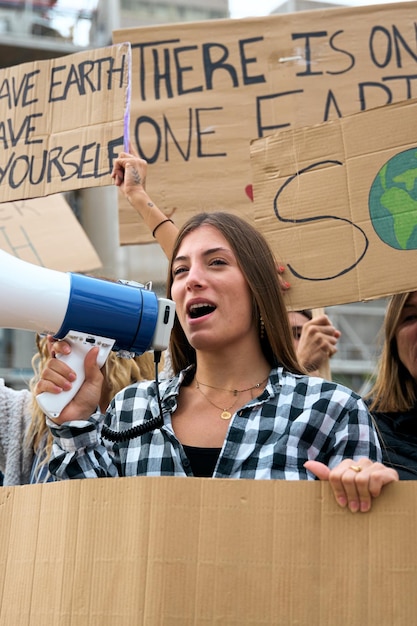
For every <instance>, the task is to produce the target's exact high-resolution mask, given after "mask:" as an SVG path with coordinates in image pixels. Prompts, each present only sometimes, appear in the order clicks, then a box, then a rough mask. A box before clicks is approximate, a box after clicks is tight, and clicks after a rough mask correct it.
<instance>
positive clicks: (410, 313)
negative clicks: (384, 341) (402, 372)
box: [395, 291, 417, 382]
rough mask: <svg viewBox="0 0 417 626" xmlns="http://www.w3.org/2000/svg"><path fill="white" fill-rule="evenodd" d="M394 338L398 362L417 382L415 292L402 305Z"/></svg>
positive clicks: (416, 312) (416, 313)
mask: <svg viewBox="0 0 417 626" xmlns="http://www.w3.org/2000/svg"><path fill="white" fill-rule="evenodd" d="M395 338H396V341H397V349H398V356H399V358H400V361H401V363H402V364H403V365H404V367H405V368H406V369H407V370H408V371H409V372H410V375H411V376H412V377H413V378H414V380H415V381H416V382H417V291H414V292H413V293H412V294H411V295H410V296H409V297H408V299H407V301H406V303H405V305H404V308H403V310H402V312H401V316H400V319H399V323H398V326H397V331H396V333H395Z"/></svg>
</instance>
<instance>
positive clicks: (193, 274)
mask: <svg viewBox="0 0 417 626" xmlns="http://www.w3.org/2000/svg"><path fill="white" fill-rule="evenodd" d="M203 284H204V277H203V272H202V270H201V268H200V267H197V266H195V265H194V266H192V267H190V268H189V270H188V274H187V287H188V288H189V289H200V288H201V287H203Z"/></svg>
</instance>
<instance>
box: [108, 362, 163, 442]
mask: <svg viewBox="0 0 417 626" xmlns="http://www.w3.org/2000/svg"><path fill="white" fill-rule="evenodd" d="M160 360H161V352H160V351H159V350H158V351H156V352H154V363H155V383H156V397H157V400H158V406H159V415H158V416H157V417H152V418H151V419H150V420H147V421H146V422H144V423H143V424H139V425H138V426H133V427H132V428H128V429H127V430H122V431H116V430H111V429H110V428H108V427H107V426H103V428H102V431H101V434H102V435H103V437H104V438H105V439H107V440H108V441H113V442H114V443H121V442H122V441H129V440H130V439H135V438H136V437H141V436H142V435H144V434H145V433H149V432H150V431H151V430H155V429H156V428H161V426H162V424H163V423H164V419H163V417H162V404H161V396H160V395H159V377H158V365H159V361H160Z"/></svg>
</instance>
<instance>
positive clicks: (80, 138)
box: [0, 43, 131, 202]
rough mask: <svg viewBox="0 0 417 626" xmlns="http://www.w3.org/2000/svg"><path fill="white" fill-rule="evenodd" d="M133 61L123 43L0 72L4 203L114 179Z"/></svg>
mask: <svg viewBox="0 0 417 626" xmlns="http://www.w3.org/2000/svg"><path fill="white" fill-rule="evenodd" d="M130 60H131V59H130V46H129V44H127V43H124V44H121V45H115V46H109V47H107V48H100V49H96V50H87V51H85V52H79V53H76V54H73V55H68V56H63V57H59V58H57V59H52V60H48V61H36V62H34V63H25V64H23V65H17V66H14V67H8V68H6V69H3V70H1V71H0V199H1V201H2V202H8V201H11V200H19V199H23V198H36V197H40V196H46V195H49V194H52V193H57V192H63V191H70V190H72V189H81V188H83V187H95V186H100V185H110V184H111V177H110V173H111V170H112V167H113V161H114V158H115V157H116V156H117V154H118V153H119V152H120V150H121V149H123V146H124V145H127V144H126V140H125V136H126V135H127V128H128V125H129V105H130V103H129V86H130Z"/></svg>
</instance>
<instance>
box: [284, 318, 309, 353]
mask: <svg viewBox="0 0 417 626" xmlns="http://www.w3.org/2000/svg"><path fill="white" fill-rule="evenodd" d="M288 319H289V320H290V326H291V330H292V338H293V344H294V348H295V349H296V350H297V348H298V344H299V343H300V338H301V333H302V330H303V326H304V324H306V323H307V322H308V321H309V319H308V317H306V316H305V315H303V314H302V313H300V312H299V311H289V313H288Z"/></svg>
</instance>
